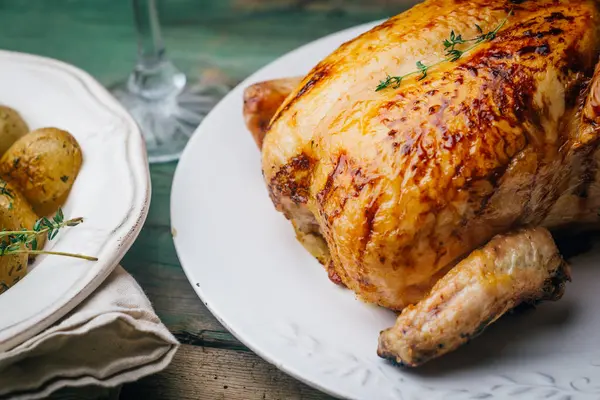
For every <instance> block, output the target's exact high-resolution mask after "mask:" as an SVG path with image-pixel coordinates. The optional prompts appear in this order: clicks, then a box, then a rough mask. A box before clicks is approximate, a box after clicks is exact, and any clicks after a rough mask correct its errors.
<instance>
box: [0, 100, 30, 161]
mask: <svg viewBox="0 0 600 400" xmlns="http://www.w3.org/2000/svg"><path fill="white" fill-rule="evenodd" d="M27 132H29V127H28V126H27V124H26V123H25V121H23V118H21V116H20V115H19V113H18V112H16V111H15V110H13V109H12V108H10V107H6V106H0V155H2V154H4V153H5V152H6V150H8V148H9V147H10V146H12V144H13V143H14V142H16V141H17V140H18V139H19V138H20V137H22V136H25V135H26V134H27Z"/></svg>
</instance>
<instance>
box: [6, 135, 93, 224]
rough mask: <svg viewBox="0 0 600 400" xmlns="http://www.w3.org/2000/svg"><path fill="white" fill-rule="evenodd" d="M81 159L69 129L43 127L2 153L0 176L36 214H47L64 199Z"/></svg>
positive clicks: (79, 151) (53, 210) (79, 149)
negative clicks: (20, 194) (22, 196)
mask: <svg viewBox="0 0 600 400" xmlns="http://www.w3.org/2000/svg"><path fill="white" fill-rule="evenodd" d="M81 163H82V155H81V148H80V147H79V144H78V143H77V141H76V140H75V138H74V137H73V136H71V134H70V133H69V132H66V131H63V130H61V129H57V128H42V129H37V130H35V131H33V132H30V133H28V134H27V135H25V136H23V137H21V138H20V139H19V140H17V141H16V142H15V143H14V144H13V145H12V146H11V147H10V148H9V149H8V150H7V151H6V153H4V155H3V156H2V158H1V159H0V176H2V177H3V178H4V179H6V180H8V181H9V182H11V183H12V184H14V185H15V186H16V187H17V188H18V189H19V190H20V191H21V193H23V195H24V196H25V198H26V199H27V201H28V202H29V204H31V206H32V207H33V210H34V211H35V213H36V214H37V215H40V216H46V215H50V214H53V213H54V212H56V210H57V209H58V207H60V206H61V205H62V204H63V203H64V202H65V200H66V198H67V195H68V194H69V191H70V190H71V187H72V186H73V182H74V181H75V178H76V177H77V174H78V173H79V169H80V168H81Z"/></svg>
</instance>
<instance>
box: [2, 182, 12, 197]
mask: <svg viewBox="0 0 600 400" xmlns="http://www.w3.org/2000/svg"><path fill="white" fill-rule="evenodd" d="M6 185H7V183H6V182H3V183H2V185H0V194H3V195H5V196H6V197H9V198H11V199H12V198H13V197H14V194H13V192H12V190H10V189H9V188H7V187H6Z"/></svg>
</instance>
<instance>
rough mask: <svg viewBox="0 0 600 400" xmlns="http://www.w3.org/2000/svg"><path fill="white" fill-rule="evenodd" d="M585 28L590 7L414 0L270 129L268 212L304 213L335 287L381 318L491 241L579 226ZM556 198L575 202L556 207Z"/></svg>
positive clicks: (312, 76)
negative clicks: (457, 39)
mask: <svg viewBox="0 0 600 400" xmlns="http://www.w3.org/2000/svg"><path fill="white" fill-rule="evenodd" d="M511 9H512V10H513V12H512V15H511V16H510V17H509V18H508V21H507V22H506V24H505V25H504V26H503V28H502V29H500V31H499V32H498V34H497V36H496V38H495V39H494V40H492V41H491V42H486V43H482V44H480V45H479V46H478V47H476V48H475V49H473V50H471V51H470V52H468V53H466V54H465V55H464V56H463V57H462V58H461V59H459V60H458V61H457V62H447V63H442V64H440V65H438V66H436V67H435V68H433V69H432V70H430V71H428V75H427V77H426V78H425V79H422V80H418V78H419V76H418V75H413V76H411V77H409V78H407V79H406V80H404V81H403V82H402V84H401V86H400V87H399V88H393V87H392V88H388V89H385V90H381V91H375V88H376V87H377V85H378V84H379V82H380V80H381V79H383V78H385V76H386V74H391V75H402V74H405V73H408V72H410V71H413V70H414V69H415V63H416V62H417V61H422V62H424V63H425V64H431V63H433V62H435V61H437V60H439V59H441V58H444V46H443V41H444V39H445V38H447V37H448V36H449V33H450V31H451V30H454V31H456V32H460V33H461V34H462V35H463V37H476V36H477V35H478V34H479V32H478V30H477V29H476V24H477V25H479V26H480V27H482V29H484V30H486V31H487V30H491V29H493V28H494V27H496V26H498V25H499V23H500V22H501V21H502V20H503V19H504V18H506V17H507V15H508V13H509V11H510V10H511ZM599 22H600V20H599V14H598V8H597V5H596V3H595V2H593V1H577V2H570V1H549V0H546V1H526V2H523V3H521V4H515V3H513V2H510V1H491V0H479V1H475V0H473V1H459V0H429V1H426V2H424V3H422V4H419V5H417V6H415V7H413V8H412V9H410V10H409V11H407V12H405V13H402V14H400V15H398V16H396V17H394V18H392V19H390V20H388V21H387V22H385V23H383V24H382V25H380V26H378V27H376V28H374V29H373V30H371V31H369V32H367V33H365V34H363V35H361V36H359V37H358V38H356V39H354V40H352V41H350V42H348V43H346V44H344V45H342V46H341V47H340V48H339V49H338V50H336V51H335V52H334V53H333V54H331V55H330V56H329V57H327V58H326V59H325V60H323V61H322V62H321V63H320V64H319V65H317V66H316V67H315V68H314V69H313V70H312V71H311V72H310V73H309V74H308V75H307V76H306V77H305V78H304V80H303V82H302V83H301V84H300V85H299V86H298V87H297V88H296V89H295V90H294V91H293V92H292V94H291V95H290V96H289V97H288V98H287V99H286V101H285V102H284V104H283V105H282V107H281V108H280V109H279V111H278V112H277V113H276V115H275V116H274V118H273V119H272V121H271V124H270V128H269V130H268V132H267V134H266V136H265V140H264V144H263V148H262V154H263V156H262V166H263V172H264V176H265V180H266V183H267V185H268V187H269V191H270V195H271V198H272V200H273V202H274V204H275V206H276V207H277V208H278V209H279V210H281V211H283V212H284V213H285V214H286V216H287V217H288V218H289V219H291V220H295V215H296V214H301V215H302V220H307V218H306V215H305V214H307V213H306V210H308V214H309V215H311V214H312V216H313V218H314V220H315V221H316V224H317V225H318V226H319V228H320V233H321V234H322V236H323V237H324V239H325V241H326V242H327V245H328V249H329V252H330V255H331V259H332V262H333V267H334V268H335V271H336V272H337V274H338V275H339V277H340V278H341V280H342V281H343V283H344V284H346V286H348V287H349V288H351V289H352V290H354V291H355V292H356V293H357V294H358V296H359V297H361V298H362V299H364V300H365V301H368V302H372V303H376V304H380V305H382V306H385V307H388V308H391V309H395V310H401V309H402V308H403V307H405V306H406V305H408V304H412V303H415V302H416V301H418V300H419V299H421V298H422V297H423V296H424V294H425V293H427V292H428V290H429V289H430V288H431V287H432V285H433V284H434V283H435V282H436V281H437V280H438V279H439V278H440V277H441V276H443V275H444V274H445V273H446V272H447V270H448V268H449V267H450V266H452V265H453V262H454V261H455V260H456V259H457V258H459V257H461V256H464V255H466V254H468V253H469V252H470V251H471V250H473V249H475V248H476V247H478V246H480V245H481V244H483V243H485V242H487V241H488V240H489V239H490V238H491V237H493V236H494V235H495V234H498V233H502V232H505V231H507V230H508V229H510V228H511V227H518V226H527V225H533V226H535V225H547V224H546V223H545V221H546V220H547V221H551V222H552V224H555V225H560V224H564V223H567V222H572V221H573V219H575V218H579V217H580V216H583V215H584V214H585V215H588V214H589V213H587V212H586V211H587V206H586V204H584V203H582V202H581V201H579V200H580V196H579V194H580V193H581V192H585V190H586V187H585V186H586V184H587V185H588V186H589V183H590V181H592V179H589V178H588V179H587V181H586V180H585V179H582V178H583V177H584V175H585V176H589V173H590V171H593V170H594V169H593V168H592V169H588V170H587V171H586V169H587V167H585V166H582V164H581V160H582V159H584V158H588V159H590V158H591V157H590V156H589V154H591V152H593V151H594V150H595V148H596V146H597V145H596V143H597V141H596V140H595V138H596V137H597V129H596V128H595V126H593V125H592V124H591V123H590V120H594V119H595V118H596V114H595V113H596V112H597V111H600V109H596V108H593V109H592V110H591V112H592V113H593V115H591V116H590V117H586V116H585V115H579V114H578V113H577V108H578V106H579V104H580V100H581V98H580V96H579V94H580V91H581V90H582V88H585V87H586V84H587V81H588V80H589V79H590V77H591V76H592V74H593V70H594V66H595V64H596V61H597V59H598V47H599V40H600V35H598V27H599V26H600V25H599ZM585 127H591V128H590V137H591V138H593V139H591V140H587V139H586V140H585V142H584V141H583V140H581V139H584V138H581V137H580V136H581V135H580V132H583V130H584V128H585ZM590 161H591V160H590ZM586 173H588V175H586ZM571 181H575V182H578V183H577V184H576V185H575V186H576V187H571V186H572V182H571ZM561 196H565V198H569V199H571V200H573V199H577V200H578V201H579V203H578V204H576V205H575V206H574V207H572V209H571V210H570V211H564V210H565V209H569V207H561V205H562V204H563V203H564V202H566V203H568V204H569V205H572V204H571V202H570V201H567V200H568V199H567V200H564V199H561ZM595 214H596V212H595V211H594V213H593V215H595ZM298 225H302V224H300V223H299V224H298Z"/></svg>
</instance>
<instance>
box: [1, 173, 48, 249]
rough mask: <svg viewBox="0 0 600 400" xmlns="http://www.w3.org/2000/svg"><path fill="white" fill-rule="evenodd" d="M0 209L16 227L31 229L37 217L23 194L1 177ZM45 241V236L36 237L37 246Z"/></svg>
mask: <svg viewBox="0 0 600 400" xmlns="http://www.w3.org/2000/svg"><path fill="white" fill-rule="evenodd" d="M0 209H1V210H2V211H3V213H4V214H3V215H4V218H5V219H7V220H10V221H11V226H16V227H17V228H16V229H27V230H32V229H33V226H34V225H35V223H36V222H37V220H38V219H39V217H38V215H37V214H36V213H35V212H34V211H33V208H31V205H30V204H29V203H28V202H27V199H25V196H23V194H21V192H20V191H19V190H18V189H17V188H16V187H15V186H14V185H13V184H11V183H8V182H6V181H4V180H2V179H0ZM0 222H1V221H0ZM1 239H2V238H0V240H1ZM45 241H46V236H45V235H40V236H39V237H38V239H37V248H38V249H41V248H42V247H44V243H45Z"/></svg>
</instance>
